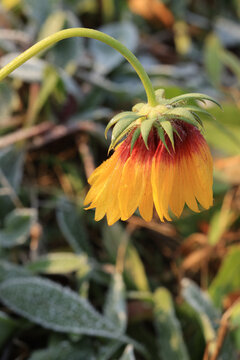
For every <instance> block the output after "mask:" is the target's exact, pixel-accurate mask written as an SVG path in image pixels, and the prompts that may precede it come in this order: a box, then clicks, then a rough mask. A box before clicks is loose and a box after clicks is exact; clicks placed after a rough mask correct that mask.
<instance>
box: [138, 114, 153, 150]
mask: <svg viewBox="0 0 240 360" xmlns="http://www.w3.org/2000/svg"><path fill="white" fill-rule="evenodd" d="M156 120H157V118H152V119H147V120H144V121H143V122H142V123H141V134H142V138H143V141H144V143H145V145H146V148H147V149H148V135H149V133H150V131H151V129H152V127H153V124H154V122H155V121H156Z"/></svg>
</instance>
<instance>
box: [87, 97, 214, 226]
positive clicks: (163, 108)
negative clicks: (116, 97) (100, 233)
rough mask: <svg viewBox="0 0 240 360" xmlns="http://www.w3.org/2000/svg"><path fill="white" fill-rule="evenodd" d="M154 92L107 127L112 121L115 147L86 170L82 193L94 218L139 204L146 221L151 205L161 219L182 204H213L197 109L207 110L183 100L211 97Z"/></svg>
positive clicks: (116, 215) (110, 218)
mask: <svg viewBox="0 0 240 360" xmlns="http://www.w3.org/2000/svg"><path fill="white" fill-rule="evenodd" d="M156 95H157V98H158V103H159V105H157V106H155V107H150V106H149V105H148V104H144V103H141V104H137V105H135V106H134V107H133V111H132V112H123V113H120V114H118V115H117V116H115V117H114V118H113V119H112V120H111V121H110V122H109V124H108V126H107V128H106V131H108V129H109V128H110V127H111V126H114V128H113V132H112V142H111V145H110V149H114V148H115V152H114V153H113V155H112V156H111V157H110V158H109V159H108V160H106V161H105V162H104V163H103V164H102V165H100V166H99V167H98V168H97V169H96V170H95V171H94V172H93V174H92V175H91V176H90V178H89V180H88V181H89V184H90V185H91V188H90V190H89V192H88V194H87V196H86V199H85V205H89V204H90V205H89V206H88V209H92V208H96V211H95V220H97V221H98V220H100V219H102V218H103V217H104V215H106V216H107V222H108V224H109V225H112V224H113V223H115V222H116V221H117V220H119V219H121V220H127V219H128V218H129V217H130V216H131V215H132V214H133V213H134V212H135V211H136V209H137V208H138V209H139V212H140V215H141V216H142V217H143V219H144V220H146V221H150V220H151V219H152V216H153V207H154V206H155V208H156V211H157V213H158V216H159V218H160V220H161V221H164V220H169V221H170V220H171V219H172V216H173V215H175V216H177V217H179V216H180V215H181V213H182V211H183V208H184V205H185V204H186V205H187V206H188V207H189V208H190V209H191V210H193V211H195V212H198V211H199V205H200V206H201V207H203V208H204V209H208V208H209V207H210V206H211V205H212V202H213V195H212V172H213V165H212V157H211V154H210V150H209V147H208V145H207V143H206V141H205V139H204V137H203V135H202V134H201V132H200V130H199V127H200V126H202V124H201V120H200V118H199V116H198V115H197V112H205V113H207V112H206V111H205V110H203V109H202V108H200V107H199V106H197V105H195V104H194V105H189V104H188V105H187V102H188V101H189V100H190V99H191V100H192V99H193V100H196V99H199V100H202V101H203V100H205V99H208V100H210V101H214V100H213V99H212V98H209V97H208V96H206V95H203V94H187V95H182V96H178V97H176V98H173V99H170V100H167V99H165V98H164V97H163V92H162V91H158V92H157V93H156ZM207 114H208V113H207ZM123 138H124V140H123V141H121V140H122V139H123ZM120 141H121V142H120ZM119 142H120V144H119Z"/></svg>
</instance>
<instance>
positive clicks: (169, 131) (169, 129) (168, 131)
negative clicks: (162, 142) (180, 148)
mask: <svg viewBox="0 0 240 360" xmlns="http://www.w3.org/2000/svg"><path fill="white" fill-rule="evenodd" d="M161 126H162V128H163V129H164V131H165V132H166V134H167V136H168V137H169V140H170V141H171V144H172V147H173V150H174V137H173V127H172V124H171V122H170V121H161Z"/></svg>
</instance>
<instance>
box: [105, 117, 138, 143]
mask: <svg viewBox="0 0 240 360" xmlns="http://www.w3.org/2000/svg"><path fill="white" fill-rule="evenodd" d="M138 118H139V115H136V114H134V113H133V112H132V111H124V112H121V113H120V114H117V115H115V116H114V117H113V118H112V119H111V120H110V121H109V123H108V124H107V126H106V129H105V132H104V134H105V138H107V132H108V130H109V129H110V128H111V127H112V126H113V125H115V124H116V123H117V122H118V121H119V120H124V119H133V120H137V119H138Z"/></svg>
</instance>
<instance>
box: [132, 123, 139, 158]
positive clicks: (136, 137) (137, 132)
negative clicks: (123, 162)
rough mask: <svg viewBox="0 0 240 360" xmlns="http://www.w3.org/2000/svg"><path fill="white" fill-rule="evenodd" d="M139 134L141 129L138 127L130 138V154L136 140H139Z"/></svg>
mask: <svg viewBox="0 0 240 360" xmlns="http://www.w3.org/2000/svg"><path fill="white" fill-rule="evenodd" d="M140 134H141V129H140V127H138V128H137V129H136V130H135V131H134V133H133V136H132V140H131V150H130V153H132V151H133V148H134V145H135V143H136V141H137V139H138V138H139V136H140Z"/></svg>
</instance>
